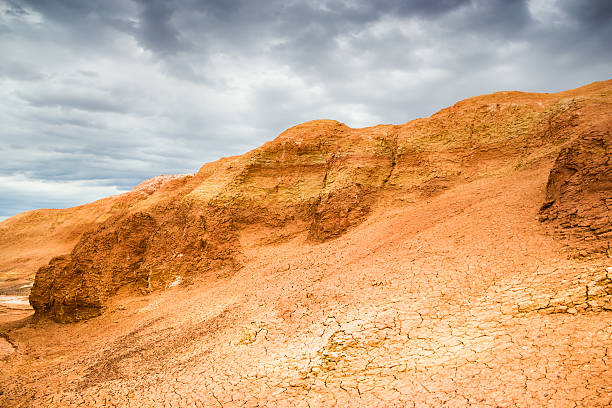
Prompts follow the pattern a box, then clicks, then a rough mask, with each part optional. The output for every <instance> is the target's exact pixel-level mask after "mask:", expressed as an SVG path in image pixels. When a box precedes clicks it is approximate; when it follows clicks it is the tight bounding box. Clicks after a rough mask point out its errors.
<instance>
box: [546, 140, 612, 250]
mask: <svg viewBox="0 0 612 408" xmlns="http://www.w3.org/2000/svg"><path fill="white" fill-rule="evenodd" d="M540 219H541V220H542V221H547V222H551V223H553V224H554V225H555V227H556V229H557V230H558V232H559V233H560V234H561V235H563V236H565V237H567V238H569V239H570V240H571V241H572V243H573V245H575V246H576V247H577V249H578V250H580V251H582V253H583V254H586V253H593V252H604V253H606V254H608V256H609V255H610V241H612V136H611V129H610V128H604V129H601V128H598V129H592V130H590V131H588V132H586V133H585V134H583V135H581V136H580V137H579V138H578V139H576V140H575V141H574V142H572V143H571V144H570V145H569V146H567V147H565V148H563V149H562V150H561V152H560V153H559V156H558V157H557V160H556V161H555V164H554V166H553V168H552V170H551V172H550V177H549V179H548V183H547V185H546V201H545V202H544V204H543V205H542V208H541V210H540Z"/></svg>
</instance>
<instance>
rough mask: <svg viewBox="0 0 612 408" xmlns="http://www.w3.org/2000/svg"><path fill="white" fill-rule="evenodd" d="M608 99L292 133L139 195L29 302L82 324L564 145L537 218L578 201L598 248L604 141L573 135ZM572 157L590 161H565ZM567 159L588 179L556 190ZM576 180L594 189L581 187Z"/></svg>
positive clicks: (41, 281)
mask: <svg viewBox="0 0 612 408" xmlns="http://www.w3.org/2000/svg"><path fill="white" fill-rule="evenodd" d="M611 89H612V86H611V84H610V83H598V84H593V85H590V86H587V87H584V88H581V89H578V90H574V91H568V92H565V93H560V94H525V93H517V92H504V93H497V94H492V95H486V96H481V97H475V98H471V99H468V100H466V101H462V102H459V103H457V104H456V105H454V106H452V107H450V108H447V109H444V110H442V111H440V112H438V113H437V114H435V115H433V116H432V117H430V118H427V119H417V120H414V121H412V122H408V123H406V124H404V125H399V126H393V125H380V126H375V127H370V128H364V129H352V128H349V127H348V126H346V125H344V124H342V123H340V122H337V121H332V120H320V121H312V122H307V123H304V124H301V125H298V126H295V127H293V128H291V129H288V130H287V131H285V132H283V133H282V134H281V135H280V136H279V137H277V138H276V139H275V140H273V141H271V142H269V143H266V144H265V145H263V146H261V147H260V148H258V149H255V150H253V151H251V152H248V153H246V154H244V155H242V156H236V157H231V158H225V159H221V160H219V161H217V162H214V163H209V164H206V165H204V166H203V167H202V168H201V169H200V171H199V172H198V173H197V174H195V175H194V176H193V177H191V176H190V177H185V178H181V179H178V180H173V181H172V182H168V183H166V184H165V187H163V188H161V189H159V190H156V191H157V192H156V193H155V194H153V195H152V196H151V197H149V198H145V199H142V198H140V192H137V193H134V198H133V199H130V200H127V201H124V202H122V204H121V206H117V205H115V206H113V208H114V209H115V211H114V212H110V213H107V215H105V219H104V220H102V221H101V223H100V224H98V225H97V226H93V227H89V228H90V230H89V232H88V233H86V234H84V235H83V236H82V237H81V238H80V240H79V241H78V243H77V244H76V246H74V248H73V249H72V251H71V252H70V254H68V255H64V256H61V257H59V258H55V259H53V260H52V261H51V262H50V263H49V265H47V266H45V267H43V268H41V269H40V270H39V272H38V273H37V277H36V281H35V284H34V287H33V289H32V294H31V297H30V301H31V303H32V305H33V307H34V308H35V310H36V314H37V315H38V316H50V317H52V318H53V319H55V320H57V321H61V322H67V321H76V320H81V319H85V318H89V317H92V316H95V315H97V314H100V313H102V312H103V310H104V305H105V304H106V302H107V300H108V299H109V298H110V297H111V296H113V294H115V293H116V292H117V291H118V290H119V289H120V288H128V289H130V288H131V289H132V290H133V291H135V293H147V292H150V291H154V290H158V289H163V288H165V287H167V286H168V285H170V284H171V283H172V282H177V279H179V278H180V280H181V281H183V282H188V281H189V280H190V279H189V278H190V277H191V276H194V275H202V274H212V275H214V276H227V275H229V274H232V273H234V272H235V271H237V270H238V269H240V268H241V266H242V265H244V263H245V262H248V259H246V258H245V255H244V250H243V237H244V236H245V234H246V232H247V231H249V233H250V234H255V236H257V237H258V238H259V240H256V242H259V244H258V245H268V244H270V243H274V242H277V241H278V240H280V239H285V238H286V237H288V236H289V237H297V238H299V239H303V240H304V242H309V243H310V244H314V245H316V244H317V243H319V242H322V241H326V240H330V239H334V238H336V237H339V236H341V235H342V234H344V233H345V232H346V231H348V230H350V229H352V228H355V227H357V226H358V225H359V224H360V223H362V222H363V221H364V220H366V219H367V217H368V216H369V214H370V213H371V211H372V209H373V208H375V207H376V206H381V205H387V204H389V205H391V204H392V205H396V206H397V205H399V206H401V205H402V203H405V202H415V201H419V200H424V199H428V198H430V197H432V196H434V195H436V194H439V193H441V192H443V191H444V190H446V189H448V188H450V187H453V186H455V185H457V184H459V183H463V182H468V181H472V180H474V179H478V178H482V177H491V176H496V175H501V174H504V175H506V174H508V173H509V172H513V171H516V170H517V169H520V168H523V167H527V166H531V165H533V164H534V163H541V162H542V161H550V160H552V159H553V158H554V156H555V155H556V154H557V152H558V151H559V150H560V149H561V148H562V147H563V146H564V145H565V144H568V143H569V146H570V147H569V148H568V149H569V150H567V153H562V154H561V155H560V159H559V160H558V161H557V165H556V166H555V169H557V170H553V175H551V179H552V180H553V181H551V182H550V183H549V192H548V197H547V200H548V201H547V202H548V203H549V204H547V208H546V209H545V210H543V211H547V212H546V214H548V215H547V217H550V218H551V219H552V218H555V219H557V218H559V219H560V218H567V217H570V209H571V208H572V206H574V205H576V202H577V200H578V201H580V200H583V199H584V197H585V196H588V197H589V202H590V203H591V204H588V205H587V204H585V206H584V208H585V212H584V214H586V215H585V217H587V218H589V219H593V220H595V221H593V222H591V223H590V224H589V225H590V227H589V228H590V229H591V230H592V231H594V236H595V238H596V239H597V240H600V239H601V238H606V237H607V236H608V235H606V234H608V233H609V230H607V229H606V228H607V227H606V226H605V225H604V223H605V218H602V216H600V215H601V214H604V212H602V210H601V209H602V207H600V205H599V204H598V203H600V202H601V201H597V197H600V196H601V194H604V195H605V194H606V191H607V192H608V193H609V191H610V189H609V187H608V186H609V184H606V183H608V181H609V179H605V177H604V178H601V179H600V178H598V177H599V176H597V173H598V172H602V171H605V170H606V169H608V168H609V161H606V155H607V156H608V157H609V150H606V149H609V142H608V141H607V140H608V139H606V138H607V137H608V136H605V135H609V133H606V134H605V135H604V133H598V135H599V136H597V134H593V137H592V138H584V137H582V136H583V135H585V134H590V133H589V129H592V127H593V121H594V119H593V118H594V117H595V115H599V116H598V117H601V112H604V115H603V116H604V117H605V116H606V115H605V112H610V103H609V101H610V100H611V99H612V97H611V94H612V92H611ZM604 139H605V140H604ZM574 141H575V142H574ZM572 143H578V144H579V146H583V147H580V148H576V147H574V148H572V147H571V146H573V144H572ZM572 149H573V150H572ZM585 149H586V150H585ZM597 149H599V150H597ZM602 149H603V150H602ZM583 150H584V151H585V152H586V151H587V150H588V152H590V153H588V154H587V153H580V154H578V156H576V155H575V154H574V153H572V152H574V151H576V152H578V151H583ZM591 151H592V152H591ZM563 152H566V150H564V151H563ZM589 155H593V156H592V157H591V156H589ZM563 157H566V158H567V159H563ZM595 157H596V159H594V158H595ZM572 160H579V161H580V163H582V164H580V165H581V166H582V165H585V166H587V167H588V169H587V170H584V171H583V170H580V169H579V170H577V171H576V172H575V173H572V174H571V175H570V176H572V177H574V176H575V177H574V178H571V177H570V178H568V177H566V176H564V175H565V174H567V171H566V170H564V168H566V167H567V168H569V167H568V165H566V164H563V163H570V162H571V161H572ZM593 160H596V163H595V162H593V163H595V164H593V166H594V167H593V166H591V164H589V163H591V162H592V161H593ZM559 163H561V164H559ZM589 166H591V167H589ZM606 166H608V167H606ZM608 174H609V173H608ZM576 177H578V178H576ZM602 177H603V176H602ZM566 179H567V180H570V182H569V184H567V180H566ZM606 180H608V181H606ZM586 181H593V183H592V184H589V186H590V187H584V188H583V187H581V186H583V185H586V184H585V183H586ZM566 184H567V185H568V186H570V187H559V186H566ZM606 189H607V190H606ZM145 190H146V189H145ZM606 205H609V204H608V202H607V201H606ZM553 212H554V213H553ZM570 218H571V217H570ZM577 222H578V221H577ZM581 222H582V221H580V222H578V224H576V226H578V227H581V228H582V224H581ZM572 225H573V224H572ZM572 228H574V227H572ZM249 245H253V241H252V240H250V241H249Z"/></svg>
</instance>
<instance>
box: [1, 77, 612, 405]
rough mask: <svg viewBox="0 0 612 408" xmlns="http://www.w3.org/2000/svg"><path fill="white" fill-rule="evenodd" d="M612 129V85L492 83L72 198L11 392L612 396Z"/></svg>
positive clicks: (352, 400) (356, 399)
mask: <svg viewBox="0 0 612 408" xmlns="http://www.w3.org/2000/svg"><path fill="white" fill-rule="evenodd" d="M611 132H612V81H606V82H600V83H594V84H591V85H588V86H585V87H582V88H578V89H575V90H571V91H566V92H562V93H557V94H530V93H521V92H500V93H496V94H491V95H485V96H478V97H474V98H470V99H467V100H464V101H461V102H459V103H457V104H455V105H453V106H451V107H449V108H446V109H443V110H442V111H440V112H438V113H436V114H434V115H432V116H431V117H429V118H425V119H417V120H414V121H411V122H408V123H406V124H403V125H380V126H375V127H371V128H364V129H352V128H349V127H348V126H346V125H344V124H342V123H339V122H336V121H331V120H320V121H313V122H308V123H305V124H301V125H298V126H295V127H293V128H291V129H288V130H287V131H285V132H283V133H282V134H281V135H280V136H278V137H277V138H276V139H274V140H273V141H271V142H269V143H266V144H265V145H263V146H262V147H260V148H258V149H255V150H253V151H251V152H248V153H246V154H245V155H242V156H236V157H230V158H224V159H221V160H219V161H217V162H214V163H209V164H206V165H204V166H203V167H202V168H201V169H200V170H199V171H198V172H197V173H196V174H194V175H193V176H183V177H179V178H175V179H172V180H168V181H167V182H165V183H164V184H163V185H160V186H157V187H156V188H155V189H154V191H151V192H150V193H149V194H148V195H146V197H145V196H142V195H140V194H136V193H128V194H127V195H125V196H123V198H121V199H120V203H121V206H120V207H118V206H116V204H112V205H111V204H109V203H111V202H112V203H115V202H118V201H116V200H119V199H118V198H111V199H108V200H111V201H109V202H108V203H105V201H102V202H98V203H92V204H90V205H89V206H90V207H87V206H85V207H80V208H78V209H70V210H63V211H73V212H74V214H78V212H77V211H89V212H91V213H93V212H94V208H95V211H97V212H99V214H100V216H99V217H98V218H96V222H92V220H87V222H82V223H81V224H79V223H78V220H77V219H76V218H75V219H73V220H72V224H71V225H72V228H74V230H75V231H77V232H78V233H77V234H74V236H73V238H72V239H73V241H70V243H71V247H70V248H66V247H68V246H70V245H68V243H66V245H65V246H64V247H62V250H61V251H57V253H53V254H51V251H49V252H48V256H49V258H48V260H50V262H49V263H48V264H47V265H44V266H42V267H41V268H40V269H39V270H38V272H37V274H36V280H35V283H34V287H33V288H32V293H31V295H30V301H31V303H32V306H33V307H34V309H35V312H36V314H35V316H34V319H32V318H26V319H22V320H14V321H12V322H9V323H4V324H3V325H2V323H1V322H0V333H3V335H4V336H5V337H4V338H5V339H6V344H5V346H4V354H3V355H4V357H2V358H3V360H2V361H0V368H2V370H1V371H0V372H2V374H0V390H2V391H3V393H2V394H1V395H0V405H1V404H4V405H7V406H51V407H53V406H57V407H60V406H62V407H64V406H105V405H117V406H224V407H225V406H227V407H231V406H305V407H306V406H310V407H313V406H343V407H344V406H347V407H348V406H363V407H376V406H379V407H389V406H398V407H400V406H401V407H403V406H436V407H437V406H522V407H530V406H559V407H565V406H567V407H574V406H584V407H597V406H609V405H610V404H611V403H612V397H611V396H612V388H610V384H612V376H611V374H610V370H609V367H610V365H611V364H612V357H611V356H610V353H609V350H612V324H611V323H610V322H611V321H612V320H611V319H610V318H611V316H612V315H611V313H612V264H610V253H609V240H610V231H611V229H610V212H609V208H610V203H611V201H612V188H611V185H610V174H611V172H610V134H611ZM83 208H84V209H83ZM112 208H114V210H112V211H111V210H110V209H112ZM35 214H36V213H30V214H26V215H25V217H30V218H29V219H30V220H33V218H32V217H33V216H34V215H35ZM20 217H24V216H23V215H22V216H18V217H17V218H16V219H15V220H12V219H9V220H7V221H5V222H3V223H0V227H2V228H4V229H3V230H2V231H4V232H3V233H4V234H5V235H4V237H6V238H7V239H9V238H11V236H12V235H11V234H17V232H19V231H26V232H27V231H37V229H36V228H39V227H36V228H35V226H36V223H35V222H34V221H30V223H31V225H32V227H30V228H32V229H31V230H26V229H23V228H22V229H19V228H13V227H12V226H13V225H15V223H16V222H17V221H18V220H20V219H22V218H20ZM45 222H48V221H45ZM41 225H46V224H41ZM10 228H13V229H10ZM40 229H42V228H40ZM19 239H21V241H15V242H20V243H22V244H20V245H22V246H23V249H22V250H23V251H26V250H29V249H28V244H27V242H29V241H27V240H26V239H24V238H19ZM66 242H68V241H66ZM63 248H66V249H65V250H64V249H63ZM11 250H12V251H13V252H12V253H14V254H17V253H18V252H19V250H18V249H15V248H13V249H11ZM51 256H55V257H54V258H53V259H51ZM41 259H42V257H41ZM56 322H60V323H66V322H76V323H72V324H59V323H56Z"/></svg>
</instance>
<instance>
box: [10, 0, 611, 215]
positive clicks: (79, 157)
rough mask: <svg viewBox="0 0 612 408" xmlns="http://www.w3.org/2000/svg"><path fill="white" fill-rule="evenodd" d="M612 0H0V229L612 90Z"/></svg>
mask: <svg viewBox="0 0 612 408" xmlns="http://www.w3.org/2000/svg"><path fill="white" fill-rule="evenodd" d="M610 44H612V3H611V2H610V1H608V0H601V1H597V0H585V1H582V0H529V1H527V0H525V1H518V0H516V1H511V0H441V1H427V0H413V1H407V0H404V1H402V0H378V1H358V0H355V1H352V0H317V1H314V0H313V1H276V0H271V1H249V0H211V1H197V0H168V1H163V0H136V1H128V0H108V1H104V2H84V1H80V0H4V1H2V0H0V55H2V58H0V105H1V106H0V141H1V142H2V143H1V144H0V219H2V218H5V217H8V216H11V215H14V214H16V213H18V212H21V211H25V210H30V209H35V208H41V207H67V206H72V205H76V204H81V203H85V202H89V201H92V200H94V199H97V198H101V197H104V196H107V195H110V194H116V193H118V192H122V191H126V190H129V189H130V188H132V187H133V186H135V185H136V184H138V183H139V182H140V181H142V180H144V179H147V178H150V177H153V176H156V175H159V174H167V173H187V172H194V171H196V170H197V169H198V168H199V167H200V166H201V165H202V164H204V163H205V162H208V161H212V160H215V159H217V158H219V157H222V156H228V155H234V154H240V153H244V152H246V151H247V150H250V149H252V148H254V147H256V146H258V145H261V144H262V143H263V142H265V141H267V140H270V139H272V138H274V137H275V136H276V135H277V134H278V133H280V132H281V131H283V130H284V129H286V128H288V127H290V126H292V125H295V124H297V123H300V122H303V121H307V120H311V119H320V118H331V119H337V120H339V121H341V122H344V123H346V124H347V125H349V126H352V127H361V126H368V125H374V124H378V123H405V122H407V121H409V120H411V119H414V118H416V117H422V116H428V115H430V114H432V113H434V112H435V111H437V110H439V109H441V108H443V107H445V106H447V105H450V104H452V103H454V102H456V101H457V100H460V99H463V98H466V97H469V96H473V95H477V94H483V93H488V92H494V91H499V90H523V91H535V92H556V91H560V90H564V89H569V88H574V87H577V86H580V85H584V84H587V83H590V82H593V81H597V80H605V79H609V78H610V77H611V75H610V74H611V73H610V67H612V52H611V48H610Z"/></svg>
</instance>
